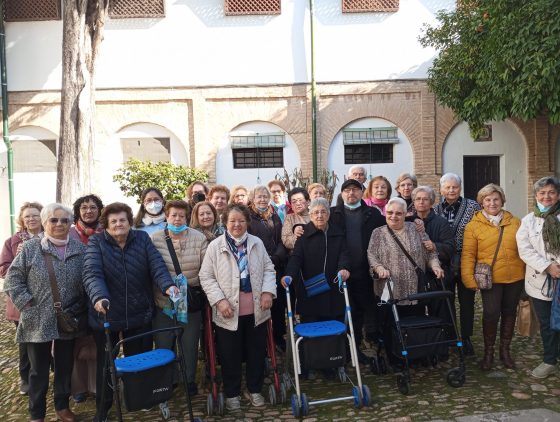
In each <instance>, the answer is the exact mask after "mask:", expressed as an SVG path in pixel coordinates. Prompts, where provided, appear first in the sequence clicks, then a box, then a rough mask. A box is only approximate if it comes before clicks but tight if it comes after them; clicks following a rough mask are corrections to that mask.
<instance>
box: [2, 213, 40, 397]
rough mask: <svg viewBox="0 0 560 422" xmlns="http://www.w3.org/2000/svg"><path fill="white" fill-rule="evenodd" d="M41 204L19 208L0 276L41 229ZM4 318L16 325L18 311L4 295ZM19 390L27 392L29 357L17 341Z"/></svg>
mask: <svg viewBox="0 0 560 422" xmlns="http://www.w3.org/2000/svg"><path fill="white" fill-rule="evenodd" d="M42 209H43V206H42V205H41V204H39V203H38V202H25V203H24V204H23V205H22V206H21V208H20V209H19V214H18V216H17V219H16V224H17V226H18V228H19V230H18V231H17V232H16V234H14V235H13V236H12V237H9V238H8V239H7V240H6V242H5V243H4V247H3V248H2V253H1V254H0V278H5V277H6V274H8V268H10V265H11V264H12V262H13V260H14V258H15V257H16V255H17V254H18V253H20V252H21V249H22V248H23V242H25V241H27V240H29V239H33V238H34V237H37V236H39V234H40V233H42V231H43V226H42V225H41V210H42ZM6 319H7V320H8V321H13V322H14V324H15V325H16V328H17V326H18V322H19V311H18V310H17V308H16V307H15V306H14V303H13V302H12V301H11V299H10V297H9V296H6ZM18 368H19V378H20V384H19V391H20V393H21V394H27V393H28V392H29V379H28V378H29V359H28V357H27V347H26V346H25V343H19V365H18Z"/></svg>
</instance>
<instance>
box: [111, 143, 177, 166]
mask: <svg viewBox="0 0 560 422" xmlns="http://www.w3.org/2000/svg"><path fill="white" fill-rule="evenodd" d="M121 146H122V152H123V163H125V162H127V161H128V160H129V159H130V158H136V159H137V160H142V161H154V162H159V161H164V162H169V161H171V141H170V139H169V138H123V139H121Z"/></svg>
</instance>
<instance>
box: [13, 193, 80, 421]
mask: <svg viewBox="0 0 560 422" xmlns="http://www.w3.org/2000/svg"><path fill="white" fill-rule="evenodd" d="M41 221H42V224H43V226H44V227H45V232H44V237H43V238H41V239H39V238H33V239H31V240H28V241H26V242H25V243H24V244H23V248H22V251H21V253H20V254H19V255H18V256H17V257H16V258H15V259H14V261H13V263H12V265H11V266H10V269H9V270H8V275H7V277H6V283H5V285H4V290H5V291H6V293H7V294H8V295H9V296H10V298H11V299H12V301H13V302H14V304H15V305H16V307H17V308H18V309H19V311H20V312H21V317H20V321H19V325H18V328H17V335H16V340H17V342H18V343H23V344H25V346H26V348H27V354H28V356H29V362H30V369H29V414H30V417H31V419H32V420H33V421H44V419H45V414H46V409H47V402H46V399H47V391H48V389H49V367H50V362H51V350H54V355H53V356H54V407H55V410H56V415H57V417H58V418H59V419H60V420H62V421H63V422H70V421H74V420H75V417H74V413H72V411H71V410H70V409H69V399H70V379H71V376H72V365H73V362H74V359H73V357H74V356H73V354H74V339H75V338H76V336H78V335H80V334H82V332H83V329H85V322H86V319H85V316H86V313H85V311H86V302H85V295H84V289H83V287H82V267H83V257H84V249H85V247H84V245H82V243H81V242H78V241H76V240H74V239H70V237H69V235H68V232H69V230H70V223H71V222H72V211H71V210H70V209H69V208H66V207H65V206H63V205H61V204H49V205H47V206H46V207H45V208H43V209H42V210H41ZM55 302H61V308H62V311H63V312H65V313H67V314H68V315H69V316H70V317H71V318H73V319H74V321H76V322H77V321H78V320H79V321H82V322H83V323H84V324H83V325H82V326H76V327H74V329H73V330H69V329H65V328H66V327H63V326H61V325H58V324H57V316H56V313H55V307H54V303H55ZM76 325H77V324H76ZM53 344H54V346H53Z"/></svg>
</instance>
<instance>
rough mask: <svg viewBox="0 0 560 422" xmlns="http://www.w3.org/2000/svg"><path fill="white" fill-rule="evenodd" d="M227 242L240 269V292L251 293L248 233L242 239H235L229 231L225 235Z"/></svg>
mask: <svg viewBox="0 0 560 422" xmlns="http://www.w3.org/2000/svg"><path fill="white" fill-rule="evenodd" d="M225 236H226V242H227V244H228V246H229V248H230V249H231V252H232V253H233V256H234V257H235V260H236V261H237V267H238V268H239V290H241V291H242V292H245V293H250V292H251V291H252V289H251V278H250V275H249V261H248V258H247V238H248V237H249V236H248V235H247V232H245V234H244V235H243V237H242V238H241V239H236V238H234V237H233V236H232V235H231V234H229V232H228V231H226V233H225Z"/></svg>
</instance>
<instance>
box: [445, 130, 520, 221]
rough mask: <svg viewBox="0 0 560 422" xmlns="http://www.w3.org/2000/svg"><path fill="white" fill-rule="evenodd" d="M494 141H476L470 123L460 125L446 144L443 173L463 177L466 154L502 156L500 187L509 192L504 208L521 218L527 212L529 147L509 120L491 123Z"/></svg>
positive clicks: (449, 136) (452, 132) (506, 192)
mask: <svg viewBox="0 0 560 422" xmlns="http://www.w3.org/2000/svg"><path fill="white" fill-rule="evenodd" d="M491 124H492V142H474V141H473V140H472V138H471V136H470V133H469V128H468V126H467V124H466V123H460V124H458V125H457V126H456V127H455V128H454V129H453V130H452V131H451V133H450V134H449V135H448V137H447V139H446V141H445V144H444V147H443V172H444V173H447V172H453V173H457V174H458V175H459V176H461V178H463V156H465V155H471V156H476V155H494V156H496V155H497V156H499V157H500V186H501V187H502V188H503V189H504V192H505V194H506V204H505V206H504V208H506V209H507V210H509V211H511V212H512V213H513V214H514V215H516V216H518V217H520V218H521V217H523V216H525V215H526V214H527V212H528V210H527V193H528V192H527V183H528V181H527V146H526V144H525V141H524V140H523V137H522V136H521V134H520V133H519V132H518V131H517V129H516V128H515V126H514V125H513V124H512V123H510V122H508V121H505V122H491Z"/></svg>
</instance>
